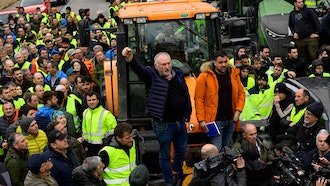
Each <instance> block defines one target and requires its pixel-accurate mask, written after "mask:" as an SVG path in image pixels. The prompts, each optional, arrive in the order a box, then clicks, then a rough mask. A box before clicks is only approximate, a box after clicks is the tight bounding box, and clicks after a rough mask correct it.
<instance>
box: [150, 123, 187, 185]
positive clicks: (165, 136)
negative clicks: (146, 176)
mask: <svg viewBox="0 0 330 186" xmlns="http://www.w3.org/2000/svg"><path fill="white" fill-rule="evenodd" d="M153 128H154V131H155V133H156V136H157V139H158V142H159V148H160V149H159V164H160V168H161V169H162V173H163V178H164V180H165V183H169V184H172V183H173V174H172V166H171V161H170V160H171V157H170V146H171V142H173V145H174V164H173V170H174V171H175V172H176V173H177V175H178V177H179V178H180V177H182V175H183V172H182V164H183V161H184V154H185V152H186V147H187V129H186V124H185V122H184V121H180V122H173V123H172V122H157V121H153Z"/></svg>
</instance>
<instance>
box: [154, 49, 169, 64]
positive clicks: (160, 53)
mask: <svg viewBox="0 0 330 186" xmlns="http://www.w3.org/2000/svg"><path fill="white" fill-rule="evenodd" d="M161 55H165V56H167V57H168V58H169V59H170V60H171V56H170V54H168V53H167V52H159V53H158V54H156V56H155V57H154V63H155V64H156V65H158V62H159V61H158V58H159V56H161Z"/></svg>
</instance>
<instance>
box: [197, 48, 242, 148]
mask: <svg viewBox="0 0 330 186" xmlns="http://www.w3.org/2000/svg"><path fill="white" fill-rule="evenodd" d="M228 62H229V60H228V57H227V54H226V53H224V52H221V51H219V52H217V53H216V55H215V58H214V62H212V63H204V64H203V65H202V67H201V71H202V73H201V74H200V75H199V77H198V78H197V83H196V93H195V102H196V113H197V119H198V121H199V125H200V126H201V127H203V128H206V124H207V123H209V122H215V123H216V126H217V127H218V129H219V134H216V135H212V136H209V138H210V142H211V143H212V144H214V145H215V146H217V148H218V150H219V151H220V150H221V148H222V147H224V146H228V145H229V143H230V141H231V138H232V135H233V133H234V132H235V128H236V130H239V129H240V128H239V116H240V113H241V111H242V110H243V108H244V103H245V93H244V87H243V85H242V83H241V80H240V70H239V69H237V68H234V67H231V66H228ZM235 122H236V124H235Z"/></svg>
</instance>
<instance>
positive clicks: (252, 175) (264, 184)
mask: <svg viewBox="0 0 330 186" xmlns="http://www.w3.org/2000/svg"><path fill="white" fill-rule="evenodd" d="M245 172H246V179H247V186H254V185H255V186H270V185H275V182H274V178H273V173H272V169H271V167H269V165H266V164H265V163H262V162H260V161H258V160H255V161H251V162H247V163H246V165H245ZM260 175H262V176H260Z"/></svg>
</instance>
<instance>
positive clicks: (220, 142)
mask: <svg viewBox="0 0 330 186" xmlns="http://www.w3.org/2000/svg"><path fill="white" fill-rule="evenodd" d="M215 123H216V124H217V126H218V128H219V131H220V135H218V136H213V137H210V142H211V143H212V144H213V145H215V146H217V148H218V150H219V151H221V148H222V147H225V146H229V143H230V141H231V138H232V136H233V134H234V132H235V127H236V125H235V122H234V121H233V120H226V121H216V122H215Z"/></svg>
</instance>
